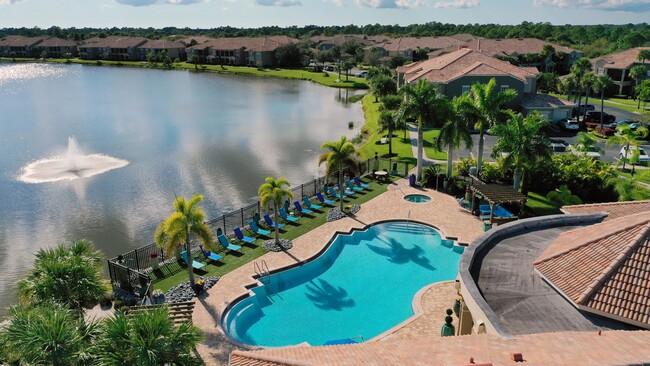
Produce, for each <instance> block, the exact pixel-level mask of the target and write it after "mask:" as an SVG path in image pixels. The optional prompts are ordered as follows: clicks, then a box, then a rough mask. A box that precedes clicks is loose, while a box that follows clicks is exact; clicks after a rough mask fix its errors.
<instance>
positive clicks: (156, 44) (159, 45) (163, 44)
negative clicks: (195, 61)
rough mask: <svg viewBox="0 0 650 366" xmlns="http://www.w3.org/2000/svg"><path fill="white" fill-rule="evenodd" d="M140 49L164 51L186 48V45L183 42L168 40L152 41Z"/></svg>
mask: <svg viewBox="0 0 650 366" xmlns="http://www.w3.org/2000/svg"><path fill="white" fill-rule="evenodd" d="M139 48H147V49H153V50H163V49H170V48H185V45H184V44H183V43H181V42H174V41H169V40H166V39H150V40H148V41H147V42H146V43H145V44H143V45H142V46H140V47H139Z"/></svg>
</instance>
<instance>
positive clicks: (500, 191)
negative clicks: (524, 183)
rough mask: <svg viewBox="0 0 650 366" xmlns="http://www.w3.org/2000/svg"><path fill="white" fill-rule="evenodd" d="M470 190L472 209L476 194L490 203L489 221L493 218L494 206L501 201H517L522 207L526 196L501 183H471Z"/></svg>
mask: <svg viewBox="0 0 650 366" xmlns="http://www.w3.org/2000/svg"><path fill="white" fill-rule="evenodd" d="M469 188H470V190H471V191H472V201H471V203H472V207H471V209H472V211H473V210H474V207H473V204H474V201H475V199H476V196H480V198H482V199H484V200H486V201H488V203H489V204H490V222H492V220H493V219H494V206H495V205H499V204H503V203H518V204H520V205H521V207H522V208H523V207H524V205H526V201H527V200H528V197H526V196H525V195H523V194H521V193H519V192H518V191H516V190H514V189H513V188H512V187H510V186H505V185H502V184H472V185H471V186H470V187H469Z"/></svg>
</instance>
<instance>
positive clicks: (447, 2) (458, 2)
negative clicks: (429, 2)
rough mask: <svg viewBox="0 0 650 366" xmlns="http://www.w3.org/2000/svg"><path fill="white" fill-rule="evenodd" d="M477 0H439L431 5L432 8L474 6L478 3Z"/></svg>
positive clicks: (464, 7)
mask: <svg viewBox="0 0 650 366" xmlns="http://www.w3.org/2000/svg"><path fill="white" fill-rule="evenodd" d="M480 3H481V2H480V1H479V0H440V1H438V2H437V3H435V4H434V5H433V7H434V8H463V9H467V8H475V7H477V6H479V5H480Z"/></svg>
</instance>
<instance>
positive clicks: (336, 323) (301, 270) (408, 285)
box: [223, 221, 463, 347]
mask: <svg viewBox="0 0 650 366" xmlns="http://www.w3.org/2000/svg"><path fill="white" fill-rule="evenodd" d="M447 244H449V243H447ZM462 249H463V248H462V247H451V246H450V245H442V244H441V238H440V234H438V232H437V231H436V230H434V229H433V228H431V227H429V226H425V225H421V224H416V223H412V222H411V223H406V222H402V221H395V222H388V223H381V224H377V225H374V226H371V227H369V228H368V229H367V230H365V231H354V232H353V233H352V234H351V235H338V236H336V237H335V238H333V239H332V243H331V245H330V247H329V248H328V250H327V251H326V252H325V253H324V254H323V255H321V256H320V257H318V258H317V259H316V260H314V261H311V262H309V263H307V264H305V265H303V266H300V267H296V268H293V269H290V270H287V271H284V272H280V273H277V274H274V275H272V276H270V277H269V278H267V279H266V280H264V283H265V285H264V286H259V287H256V288H254V289H253V290H252V291H253V292H254V293H255V296H250V297H247V298H245V299H243V300H242V301H240V302H238V303H236V304H235V305H234V306H233V307H232V308H231V309H230V311H229V312H228V313H227V314H226V316H225V318H224V322H223V324H224V328H225V329H226V331H227V332H228V333H229V334H230V336H232V337H233V338H234V339H235V340H237V341H239V342H242V343H246V344H251V345H259V346H269V347H277V346H288V345H294V344H299V343H302V342H308V343H309V344H311V345H322V344H324V343H325V342H327V341H328V340H333V339H341V338H351V337H355V336H363V338H364V339H366V340H367V339H370V338H372V337H374V336H376V335H378V334H380V333H382V332H384V331H386V330H388V329H390V328H392V327H393V326H395V325H397V324H399V323H400V322H402V321H404V320H406V319H407V318H409V317H410V316H412V315H413V311H412V309H411V302H412V300H413V297H414V295H415V294H416V292H417V291H418V290H420V289H421V288H422V287H424V286H426V285H428V284H431V283H433V282H438V281H445V280H452V279H454V278H455V277H456V275H457V274H458V263H459V261H460V256H461V254H462ZM450 305H451V304H450ZM441 316H443V317H444V314H442V315H441Z"/></svg>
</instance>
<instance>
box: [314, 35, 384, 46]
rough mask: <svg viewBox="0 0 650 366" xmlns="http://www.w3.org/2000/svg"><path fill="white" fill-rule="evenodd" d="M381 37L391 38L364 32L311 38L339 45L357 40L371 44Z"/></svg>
mask: <svg viewBox="0 0 650 366" xmlns="http://www.w3.org/2000/svg"><path fill="white" fill-rule="evenodd" d="M379 39H381V40H382V41H383V40H384V39H390V38H388V37H384V36H369V37H367V36H364V35H363V34H337V35H335V36H313V37H310V38H309V40H310V41H311V42H313V43H316V44H321V43H328V44H334V45H337V46H342V45H343V44H344V43H346V42H356V43H358V44H360V45H364V46H367V45H370V44H373V43H375V42H377V41H378V40H379Z"/></svg>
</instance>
